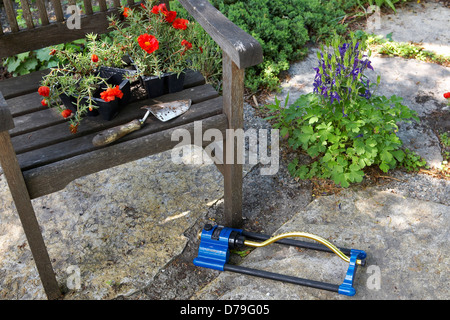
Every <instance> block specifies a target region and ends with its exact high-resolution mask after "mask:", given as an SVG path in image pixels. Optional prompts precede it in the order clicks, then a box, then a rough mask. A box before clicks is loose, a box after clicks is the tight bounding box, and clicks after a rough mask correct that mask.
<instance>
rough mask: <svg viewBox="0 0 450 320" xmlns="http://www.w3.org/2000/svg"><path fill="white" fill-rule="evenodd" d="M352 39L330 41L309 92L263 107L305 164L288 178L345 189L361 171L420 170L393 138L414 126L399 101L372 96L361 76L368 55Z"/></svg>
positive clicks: (367, 64) (417, 159)
mask: <svg viewBox="0 0 450 320" xmlns="http://www.w3.org/2000/svg"><path fill="white" fill-rule="evenodd" d="M365 49H366V48H365V46H364V43H362V42H358V41H357V39H356V38H355V36H354V34H353V33H351V34H350V39H349V41H347V42H344V39H343V38H342V37H340V36H339V35H335V37H334V38H333V39H332V41H331V42H330V43H328V44H327V46H323V47H322V51H321V52H319V53H318V60H319V65H318V67H317V68H315V70H316V76H315V79H314V91H313V92H312V93H308V94H305V95H302V96H300V98H299V99H297V100H296V101H295V102H294V103H293V104H291V105H290V106H288V99H286V102H285V105H284V106H281V105H280V101H279V100H278V99H275V103H274V104H270V105H268V106H266V109H267V111H268V112H269V113H270V114H272V115H271V116H269V117H267V118H266V119H268V120H273V122H274V127H275V128H278V129H280V135H281V136H282V137H283V136H284V137H287V141H288V145H289V147H291V148H292V149H294V150H303V151H304V152H306V153H307V154H308V155H309V156H310V158H311V161H310V163H308V164H303V163H300V161H299V159H298V158H295V159H294V160H293V161H292V162H291V163H290V164H289V165H288V170H289V172H290V173H291V174H292V175H293V176H295V177H299V178H301V179H311V178H314V177H316V178H322V179H332V180H333V181H334V183H335V184H337V185H340V186H342V187H348V186H349V185H350V183H357V182H361V181H362V180H363V177H364V175H365V173H364V170H365V169H366V168H368V167H371V166H377V167H378V168H379V169H380V170H382V171H383V172H388V171H389V170H391V169H394V168H396V167H398V166H403V167H405V168H407V169H408V170H417V168H420V167H421V166H423V165H425V161H423V160H422V159H421V158H420V157H419V156H417V155H416V154H415V153H414V152H412V151H410V150H408V149H403V148H402V141H401V140H400V138H399V137H398V136H397V135H396V133H397V131H398V123H399V122H410V121H412V120H415V121H419V118H418V117H417V114H416V112H415V111H414V110H411V109H409V108H408V107H407V106H405V105H403V104H402V100H403V99H402V98H401V97H397V96H395V95H394V96H392V97H390V98H387V97H385V96H379V95H376V88H377V87H378V85H379V83H380V77H378V79H377V83H376V84H375V83H373V84H371V83H370V81H369V80H368V78H367V77H366V76H365V75H364V72H365V71H367V70H373V67H372V66H371V63H370V60H369V58H370V51H369V52H368V54H367V55H366V54H365Z"/></svg>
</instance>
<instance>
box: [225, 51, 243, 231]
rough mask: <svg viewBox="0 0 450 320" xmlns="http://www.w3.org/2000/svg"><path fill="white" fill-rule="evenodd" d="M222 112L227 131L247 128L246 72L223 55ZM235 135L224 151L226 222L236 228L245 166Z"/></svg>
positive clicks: (229, 138) (239, 217)
mask: <svg viewBox="0 0 450 320" xmlns="http://www.w3.org/2000/svg"><path fill="white" fill-rule="evenodd" d="M222 69H223V111H224V113H225V114H226V115H227V118H228V129H233V131H234V130H236V129H242V128H243V127H244V70H243V69H239V68H238V67H237V66H236V64H235V63H234V62H233V61H232V60H231V58H230V57H229V56H228V55H227V54H226V52H224V53H223V58H222ZM233 131H229V132H228V133H229V134H231V136H227V137H226V138H225V139H226V145H225V148H224V161H223V162H224V165H223V176H224V202H225V203H226V205H225V207H224V218H225V221H224V223H226V224H227V225H230V226H232V227H233V228H237V227H240V224H241V223H242V169H243V167H242V164H240V162H239V161H238V159H239V155H238V148H237V144H236V143H234V136H233V135H232V134H233V133H232V132H233Z"/></svg>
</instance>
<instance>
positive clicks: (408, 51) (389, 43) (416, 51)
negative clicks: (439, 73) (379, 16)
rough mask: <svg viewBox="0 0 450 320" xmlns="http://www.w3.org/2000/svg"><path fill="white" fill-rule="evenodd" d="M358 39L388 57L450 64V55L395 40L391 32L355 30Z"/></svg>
mask: <svg viewBox="0 0 450 320" xmlns="http://www.w3.org/2000/svg"><path fill="white" fill-rule="evenodd" d="M357 36H358V38H359V39H361V40H363V41H365V42H366V44H367V46H368V47H370V48H371V49H372V50H374V52H378V53H380V54H384V55H388V56H390V57H402V58H405V59H417V60H421V61H425V62H431V63H436V64H440V65H444V66H450V56H445V55H442V54H437V53H435V52H432V51H429V50H426V49H425V48H424V47H423V46H421V45H420V44H417V43H412V42H397V41H394V40H393V39H392V33H389V34H387V35H386V37H383V36H382V35H375V34H367V33H365V32H364V31H362V30H358V31H357Z"/></svg>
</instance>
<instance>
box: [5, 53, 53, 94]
mask: <svg viewBox="0 0 450 320" xmlns="http://www.w3.org/2000/svg"><path fill="white" fill-rule="evenodd" d="M0 50H1V49H0ZM48 72H49V70H41V71H36V72H33V73H29V74H26V75H23V76H20V77H13V78H9V79H6V80H3V81H0V91H1V92H2V93H3V96H4V97H5V99H6V100H8V99H11V98H14V97H17V96H20V95H24V94H27V93H32V92H36V91H37V89H38V88H39V82H40V81H41V80H42V77H43V76H44V75H46V74H48Z"/></svg>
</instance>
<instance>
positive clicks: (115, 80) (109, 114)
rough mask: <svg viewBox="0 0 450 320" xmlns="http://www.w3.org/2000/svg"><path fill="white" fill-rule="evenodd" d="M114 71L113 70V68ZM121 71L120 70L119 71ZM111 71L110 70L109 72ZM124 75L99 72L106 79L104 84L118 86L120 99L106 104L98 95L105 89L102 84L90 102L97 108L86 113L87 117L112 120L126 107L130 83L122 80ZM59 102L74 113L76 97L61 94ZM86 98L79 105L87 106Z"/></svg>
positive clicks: (128, 99) (129, 93)
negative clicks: (120, 94) (121, 95)
mask: <svg viewBox="0 0 450 320" xmlns="http://www.w3.org/2000/svg"><path fill="white" fill-rule="evenodd" d="M114 69H115V68H114ZM121 70H122V69H121ZM109 71H111V70H109ZM123 75H124V73H121V72H118V73H111V74H108V73H107V71H105V70H100V76H102V77H104V78H106V77H107V78H108V79H107V80H106V82H107V83H108V84H111V85H113V86H116V85H118V86H119V89H120V90H121V91H122V93H123V97H122V99H119V98H116V99H114V100H113V101H109V102H106V101H104V100H103V99H102V98H100V93H101V92H103V91H104V90H105V89H106V85H105V84H102V85H101V86H100V88H99V89H98V90H96V91H95V92H94V94H93V97H92V101H93V103H94V104H95V105H96V106H97V107H98V108H96V109H93V110H92V111H89V110H88V111H87V114H86V115H87V116H88V117H96V116H98V115H100V116H101V118H102V119H104V120H107V121H109V120H112V119H113V118H114V117H115V116H116V115H117V114H118V113H119V111H120V109H121V108H122V107H123V106H125V105H127V104H128V102H129V101H130V98H131V88H130V81H129V80H127V79H124V78H123ZM59 97H60V99H61V101H62V102H63V104H64V106H65V107H66V108H69V109H70V110H72V111H74V112H75V111H76V105H77V98H76V97H68V96H67V95H66V94H61V95H60V96H59ZM87 100H88V99H87V97H83V99H82V101H81V103H83V104H85V105H87V104H88V101H87Z"/></svg>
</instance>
